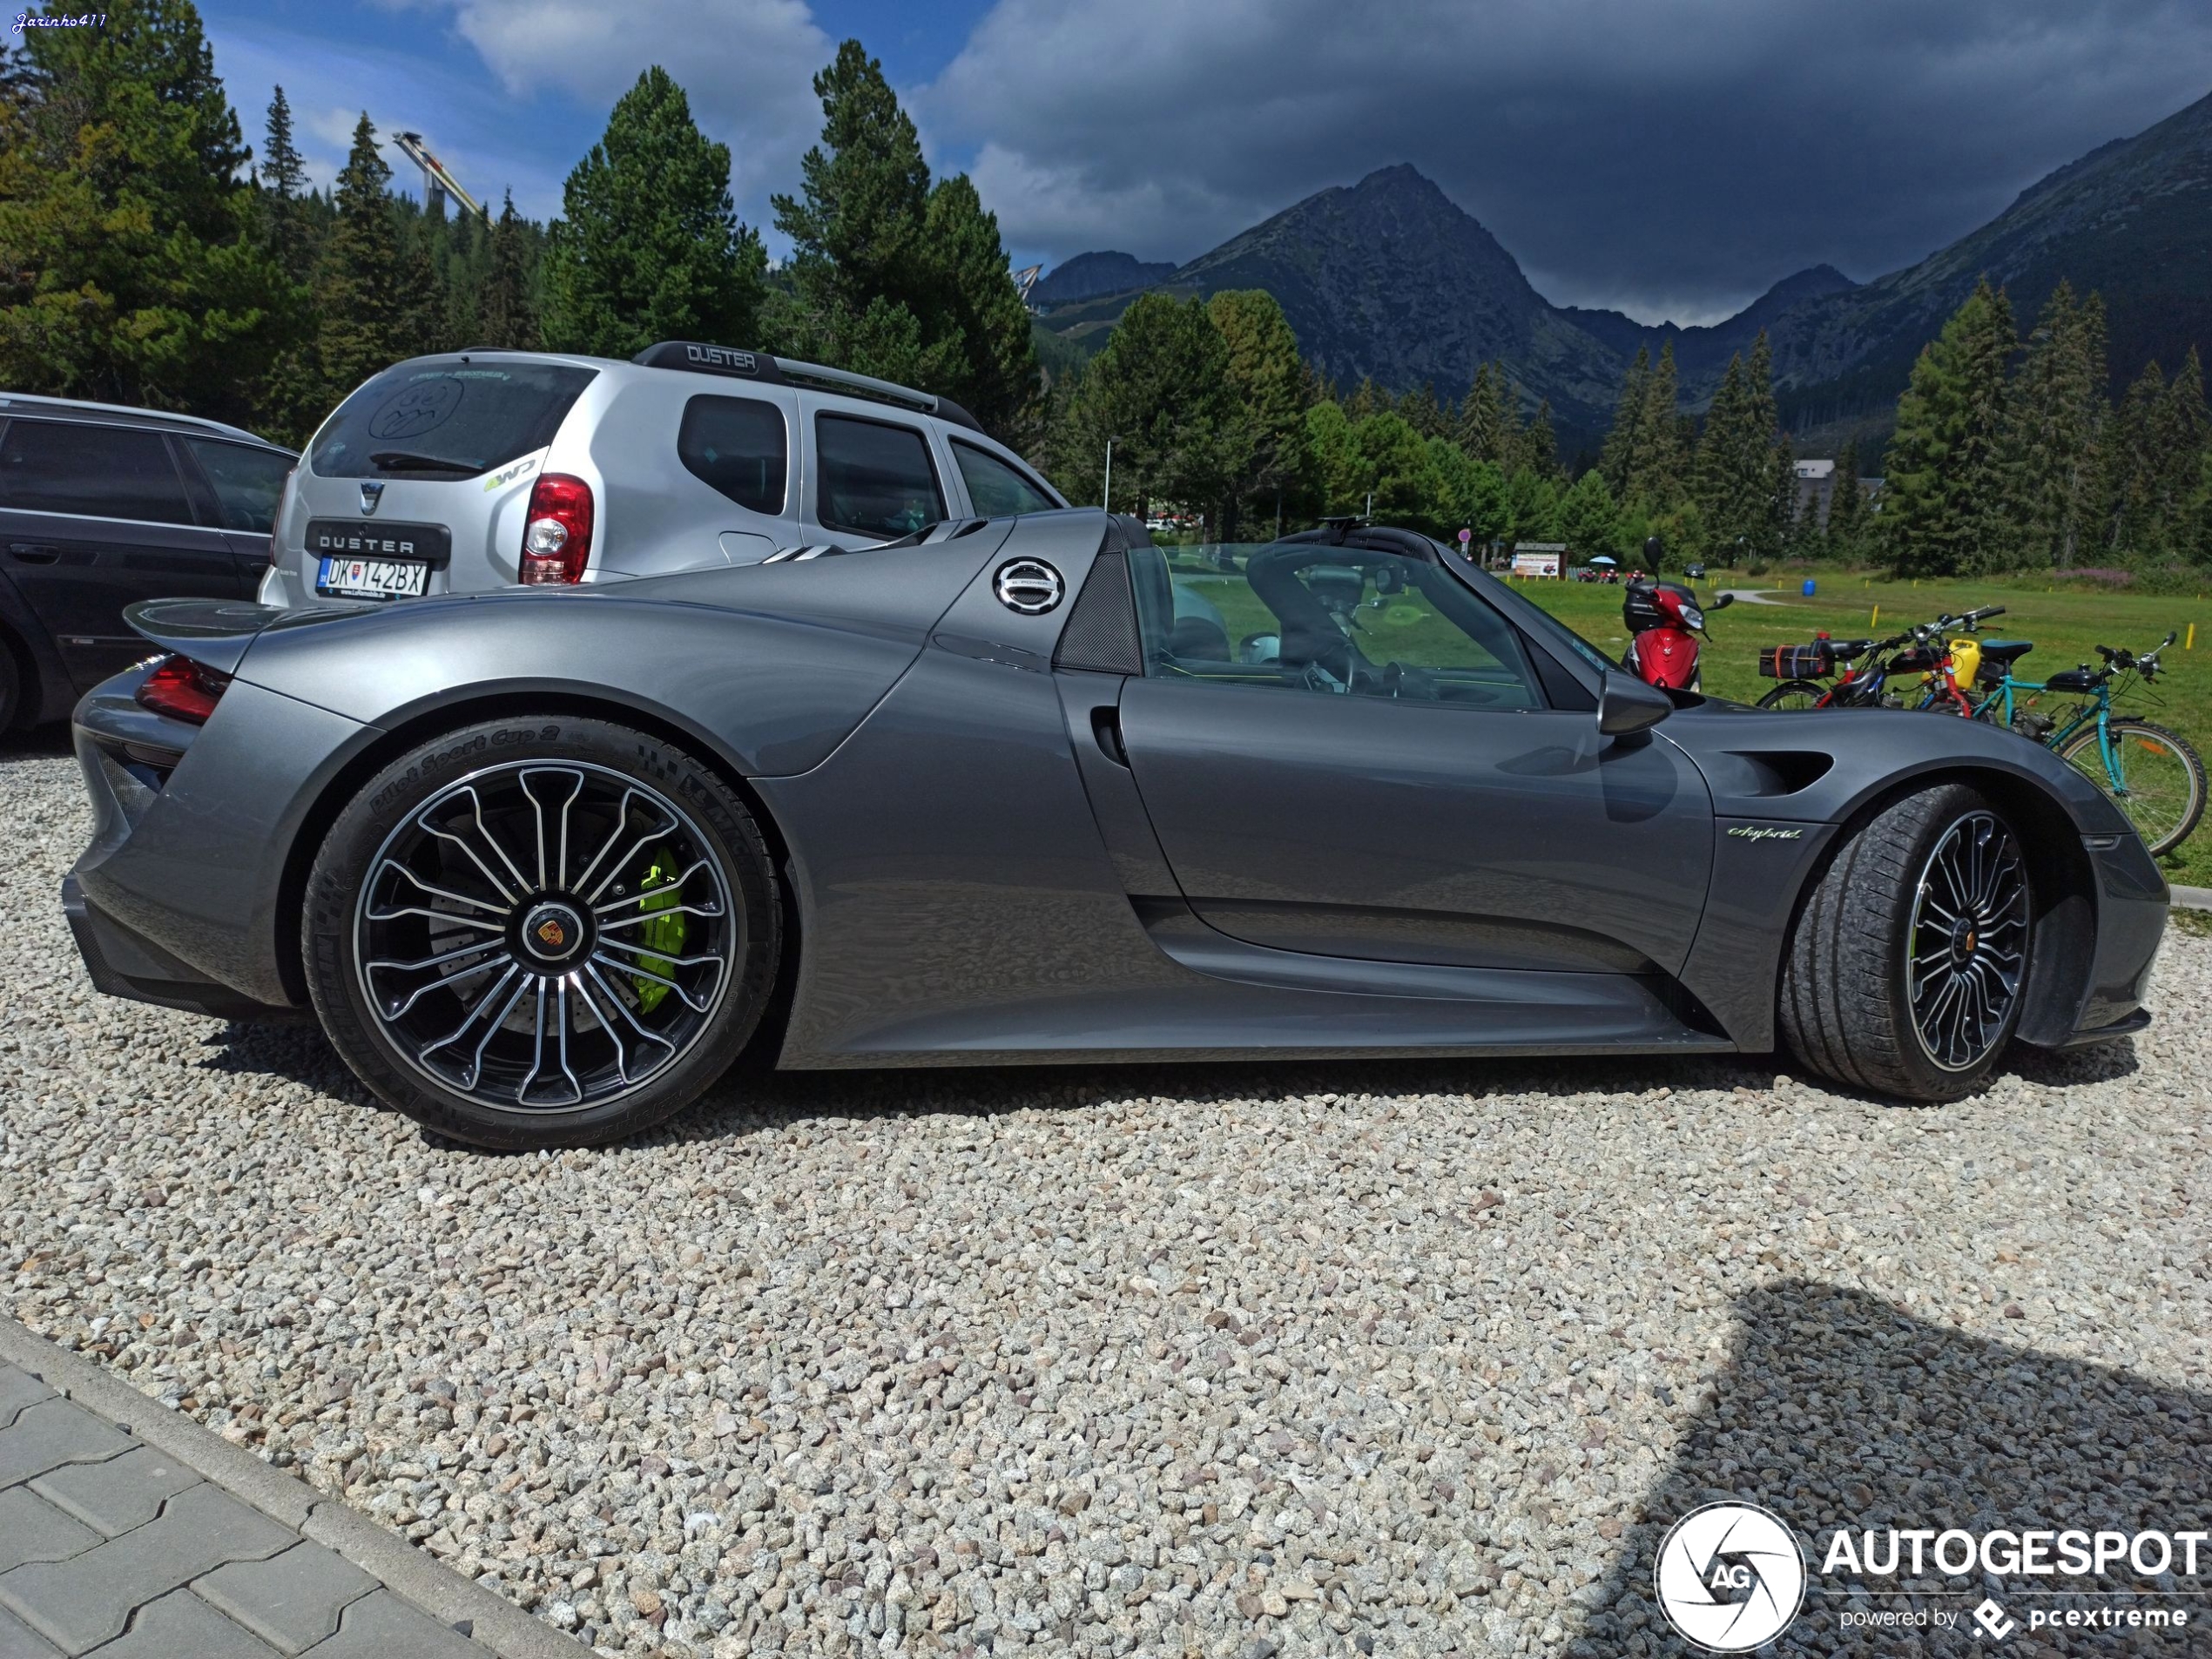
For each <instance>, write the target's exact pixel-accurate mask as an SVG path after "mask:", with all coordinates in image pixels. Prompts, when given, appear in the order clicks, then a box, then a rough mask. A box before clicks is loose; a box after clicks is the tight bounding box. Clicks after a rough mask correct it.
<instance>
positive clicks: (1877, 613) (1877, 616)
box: [1866, 605, 1882, 628]
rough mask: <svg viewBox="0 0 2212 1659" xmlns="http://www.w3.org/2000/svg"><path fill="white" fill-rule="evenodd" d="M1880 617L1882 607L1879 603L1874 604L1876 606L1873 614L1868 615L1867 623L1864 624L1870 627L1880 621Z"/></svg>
mask: <svg viewBox="0 0 2212 1659" xmlns="http://www.w3.org/2000/svg"><path fill="white" fill-rule="evenodd" d="M1881 619H1882V607H1881V606H1879V605H1876V606H1875V607H1874V614H1873V616H1872V617H1869V618H1868V619H1867V624H1866V625H1867V626H1868V627H1869V628H1871V627H1872V626H1873V625H1874V624H1876V623H1878V622H1879V621H1881Z"/></svg>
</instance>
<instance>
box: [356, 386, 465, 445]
mask: <svg viewBox="0 0 2212 1659" xmlns="http://www.w3.org/2000/svg"><path fill="white" fill-rule="evenodd" d="M460 407H461V382H460V381H457V380H455V379H454V378H453V377H452V376H451V375H449V374H441V375H439V376H438V377H437V378H436V379H435V380H427V381H415V383H414V384H413V385H412V386H409V387H408V388H405V389H404V390H402V391H401V393H400V394H399V395H398V396H396V397H392V398H388V399H386V400H385V401H384V403H383V405H382V406H381V408H378V410H377V411H376V413H375V414H374V415H371V416H370V417H369V421H368V435H369V436H370V437H372V438H413V437H419V436H421V435H422V434H423V433H425V432H428V431H430V430H431V429H432V428H436V427H442V426H443V425H444V424H445V423H446V422H447V421H449V420H451V419H452V418H453V412H454V411H455V409H457V408H460Z"/></svg>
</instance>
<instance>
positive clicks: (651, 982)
mask: <svg viewBox="0 0 2212 1659" xmlns="http://www.w3.org/2000/svg"><path fill="white" fill-rule="evenodd" d="M678 886H679V884H678V879H677V869H676V860H674V859H673V858H672V857H671V855H670V853H669V849H668V848H666V847H665V846H658V847H655V848H654V849H653V857H652V862H651V864H649V865H647V866H646V867H645V873H644V876H643V878H641V879H640V880H639V881H638V883H637V887H638V891H639V892H640V893H641V894H643V895H644V896H643V897H641V898H640V899H639V900H637V907H638V908H639V909H640V910H643V911H644V912H646V913H647V914H648V915H650V916H651V921H646V922H644V923H643V924H641V925H640V926H639V927H637V930H636V931H635V932H634V933H632V934H631V937H632V938H633V939H635V940H637V942H638V944H639V946H640V947H642V948H644V949H646V950H651V951H664V952H666V953H667V956H648V957H646V958H645V959H644V961H642V962H640V963H639V966H640V967H641V968H644V970H645V973H644V974H631V976H630V982H631V985H632V986H634V987H636V988H637V1006H638V1007H639V1008H641V1009H643V1010H644V1012H645V1013H647V1014H651V1012H652V1011H653V1010H654V1009H655V1008H658V1007H659V1006H660V1004H661V999H662V998H663V997H664V996H666V995H668V989H669V988H668V987H667V986H665V985H664V984H662V983H661V981H660V980H658V979H648V978H647V977H646V974H659V975H660V976H661V979H674V978H675V977H676V964H675V963H674V962H671V961H669V960H667V957H668V956H680V955H682V954H684V936H685V934H687V933H689V932H690V931H691V927H690V918H689V917H687V916H685V915H684V914H681V913H680V912H678V911H677V910H676V909H675V908H674V906H675V905H676V904H677V902H678V900H679V898H680V897H681V894H680V893H679V892H678Z"/></svg>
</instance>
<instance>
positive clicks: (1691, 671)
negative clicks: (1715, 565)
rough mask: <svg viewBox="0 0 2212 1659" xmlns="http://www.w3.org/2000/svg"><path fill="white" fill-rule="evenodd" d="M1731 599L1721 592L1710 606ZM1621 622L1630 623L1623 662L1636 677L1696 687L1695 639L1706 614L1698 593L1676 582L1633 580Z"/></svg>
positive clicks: (1671, 687)
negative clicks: (1627, 644) (1627, 646)
mask: <svg viewBox="0 0 2212 1659" xmlns="http://www.w3.org/2000/svg"><path fill="white" fill-rule="evenodd" d="M1735 600H1736V596H1735V595H1734V594H1732V593H1723V595H1721V597H1719V598H1717V599H1716V600H1714V601H1713V604H1712V607H1711V608H1712V609H1713V610H1725V609H1727V607H1728V606H1730V604H1734V603H1735ZM1621 620H1622V622H1624V623H1626V624H1628V625H1629V649H1628V651H1627V652H1626V654H1625V655H1624V656H1623V658H1622V662H1623V663H1624V664H1625V665H1626V666H1627V667H1628V669H1629V671H1630V672H1632V673H1633V674H1635V677H1636V678H1638V679H1640V680H1642V681H1643V682H1644V683H1645V684H1647V685H1656V686H1658V687H1660V688H1661V689H1662V690H1665V691H1696V690H1698V689H1699V687H1698V683H1697V637H1698V636H1699V635H1700V634H1703V632H1704V631H1705V612H1704V610H1703V609H1702V608H1701V607H1700V606H1699V605H1698V603H1697V596H1696V594H1694V593H1692V592H1691V591H1690V590H1689V589H1688V588H1685V587H1683V585H1682V584H1681V583H1676V582H1649V581H1636V582H1631V583H1629V590H1628V594H1627V596H1626V597H1623V598H1622V601H1621Z"/></svg>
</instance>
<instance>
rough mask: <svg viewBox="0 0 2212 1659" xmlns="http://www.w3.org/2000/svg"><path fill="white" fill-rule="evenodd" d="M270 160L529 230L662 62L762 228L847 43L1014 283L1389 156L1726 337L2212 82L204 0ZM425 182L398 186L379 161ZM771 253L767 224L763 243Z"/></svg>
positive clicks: (1219, 21) (2132, 48)
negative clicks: (274, 142)
mask: <svg viewBox="0 0 2212 1659" xmlns="http://www.w3.org/2000/svg"><path fill="white" fill-rule="evenodd" d="M201 9H202V11H203V14H204V16H205V17H206V23H207V28H208V33H209V35H210V37H211V38H212V41H213V43H214V47H215V54H216V66H217V69H218V70H219V72H220V73H221V74H222V75H223V77H224V78H225V81H226V84H227V85H228V88H229V91H230V93H231V97H232V99H233V102H234V103H235V104H236V105H237V106H238V108H239V115H240V118H241V120H242V122H243V123H244V125H245V126H246V131H247V133H248V136H249V138H253V139H254V140H255V141H256V142H258V140H259V138H260V130H261V126H262V120H263V111H264V110H265V108H266V105H267V103H268V98H269V88H270V86H271V85H272V84H273V83H276V82H281V83H282V84H284V86H285V89H286V91H287V96H288V97H289V98H290V99H291V101H292V104H293V111H294V112H295V117H296V119H297V123H298V126H299V137H300V145H301V148H302V149H303V150H304V151H305V152H307V156H308V158H309V160H310V162H311V164H312V165H313V168H314V172H315V173H316V176H317V177H318V178H320V179H324V180H327V179H328V178H329V177H330V176H331V175H332V174H333V173H334V172H335V170H336V168H337V166H338V165H339V163H340V161H341V158H342V157H343V154H344V151H345V145H346V142H347V137H348V135H349V134H350V132H351V130H352V126H353V123H354V119H355V118H357V117H358V115H359V114H360V112H361V111H362V110H363V109H366V110H368V113H369V115H370V117H371V118H372V119H374V121H375V123H376V125H377V126H378V129H379V131H380V132H382V133H389V132H394V131H399V130H407V129H413V130H416V131H419V132H421V133H422V134H423V135H424V137H425V138H426V140H427V141H428V144H429V146H430V148H431V149H432V150H433V151H435V152H437V154H438V155H439V156H440V158H442V160H444V161H445V162H446V164H447V165H448V166H449V167H450V168H452V170H453V171H454V172H455V176H456V177H458V178H459V179H460V180H461V182H462V184H463V185H466V186H467V187H468V188H469V189H470V190H471V191H472V192H476V193H477V194H479V195H481V196H485V197H488V198H489V199H492V200H494V201H496V199H497V197H498V194H499V192H501V191H502V189H504V188H509V187H511V188H512V189H513V190H514V192H515V198H516V203H517V205H518V206H520V207H522V208H523V210H524V211H525V212H529V213H530V214H532V215H533V216H536V217H538V218H544V217H547V216H549V215H550V214H552V213H555V212H557V211H558V209H559V203H560V187H561V181H562V179H563V178H564V177H565V176H566V174H567V172H568V171H569V169H570V167H572V166H573V165H575V164H576V162H577V159H578V158H581V157H582V156H583V153H584V152H585V151H586V150H588V149H589V148H590V145H591V144H592V142H593V141H594V140H595V139H596V138H597V137H598V136H599V134H600V132H601V131H602V130H603V129H604V125H605V121H606V114H607V111H608V109H609V107H610V105H612V103H613V101H614V99H615V98H617V96H619V95H620V93H621V91H623V90H624V88H625V87H627V86H628V85H629V84H631V82H633V81H634V80H635V79H636V78H637V74H638V72H639V71H641V70H643V69H644V67H645V66H646V65H647V64H653V63H658V64H662V65H663V66H664V67H665V68H666V69H667V70H668V71H670V73H671V74H672V75H674V76H675V77H676V78H677V79H678V81H679V82H681V83H682V84H684V86H685V89H686V90H687V91H689V93H690V94H691V103H692V108H693V111H694V113H695V115H696V116H697V118H698V120H699V123H700V125H701V126H703V127H704V128H705V130H706V131H707V132H709V133H710V134H711V136H713V137H714V138H718V139H720V140H722V141H723V142H725V143H727V144H728V145H730V146H731V149H732V193H733V194H734V195H735V197H736V199H737V202H738V210H739V212H741V213H742V214H743V215H744V216H745V219H747V220H748V221H749V222H752V223H753V224H756V225H760V226H763V228H764V230H765V229H767V221H768V218H769V208H768V203H767V198H768V196H769V194H770V192H772V191H777V190H788V189H791V188H792V186H793V185H794V184H795V182H796V176H797V165H798V158H799V155H800V154H801V153H802V152H803V151H804V150H805V149H806V145H808V144H809V143H811V142H812V141H813V138H814V137H815V136H816V134H817V132H819V125H820V110H819V105H818V104H817V103H816V102H815V100H814V98H813V91H812V89H811V87H810V86H809V84H808V81H809V78H811V76H812V75H813V72H814V71H816V70H817V69H819V67H820V66H821V65H822V64H825V63H826V62H827V61H828V59H829V57H831V55H832V54H833V51H835V47H836V43H837V42H838V40H840V38H842V37H845V36H847V35H857V36H858V37H860V39H861V40H862V41H863V42H864V43H865V44H867V47H868V49H869V50H870V51H872V52H873V53H875V54H876V55H877V56H879V57H881V58H882V59H883V61H884V65H885V68H886V71H887V72H888V74H889V76H890V78H891V79H892V82H893V84H894V85H895V86H896V87H897V88H898V89H899V91H900V96H901V98H903V99H904V100H905V101H906V103H907V107H908V109H909V110H910V111H912V112H913V113H914V117H915V119H916V121H917V123H918V124H919V125H920V126H921V132H922V136H923V142H924V145H925V147H926V148H927V152H928V153H929V156H930V159H931V163H932V165H934V166H935V167H937V168H938V169H940V170H941V171H944V170H950V169H965V170H968V171H969V172H972V173H973V175H974V179H975V180H976V185H977V187H978V189H979V190H980V191H981V193H982V196H983V199H984V201H985V203H986V205H987V206H990V207H991V208H992V209H993V210H994V211H995V212H997V213H998V214H999V217H1000V221H1001V228H1002V230H1003V232H1004V233H1005V235H1006V239H1007V241H1008V250H1009V252H1010V253H1012V254H1013V256H1014V258H1015V262H1016V263H1017V264H1018V263H1026V262H1027V261H1028V260H1032V259H1043V260H1048V261H1051V260H1060V259H1064V258H1066V257H1068V256H1069V255H1071V254H1074V253H1081V252H1082V251H1083V250H1085V249H1087V248H1120V249H1123V250H1126V251H1128V252H1130V253H1135V254H1136V255H1137V256H1138V257H1140V258H1143V259H1154V260H1157V259H1170V260H1187V259H1190V258H1191V257H1193V256H1195V255H1197V254H1198V253H1203V252H1204V251H1205V250H1206V249H1208V248H1210V247H1211V246H1215V245H1216V244H1217V243H1218V242H1220V241H1221V240H1223V239H1224V238H1226V237H1228V236H1230V235H1232V234H1234V233H1236V232H1238V231H1239V230H1241V229H1244V227H1245V226H1249V225H1251V224H1253V223H1256V222H1257V221H1258V220H1259V219H1263V218H1264V217H1266V216H1267V215H1268V214H1270V213H1272V212H1278V211H1279V210H1280V209H1282V208H1284V207H1285V206H1289V205H1291V203H1292V202H1294V201H1297V200H1298V199H1300V198H1302V197H1304V196H1305V195H1308V194H1310V193H1312V192H1313V191H1316V190H1318V189H1322V188H1324V187H1325V186H1327V185H1337V184H1348V183H1351V182H1352V181H1354V180H1356V179H1359V178H1360V177H1362V176H1364V175H1365V174H1366V173H1367V172H1371V171H1372V170H1373V169H1374V168H1376V167H1379V166H1385V165H1391V164H1393V163H1395V162H1399V161H1408V162H1411V163H1413V165H1415V166H1416V167H1418V168H1420V170H1421V171H1422V172H1425V173H1426V174H1427V175H1429V176H1430V177H1431V178H1433V179H1435V180H1436V181H1437V182H1438V183H1439V184H1440V185H1442V186H1443V188H1444V190H1445V191H1446V192H1447V194H1449V195H1450V196H1451V197H1452V198H1453V199H1454V200H1455V201H1457V202H1458V203H1459V204H1460V206H1462V207H1464V208H1466V209H1467V211H1468V212H1471V213H1473V214H1474V216H1475V217H1476V218H1478V219H1480V220H1481V221H1482V222H1483V223H1484V224H1485V225H1486V226H1488V227H1489V229H1490V230H1491V231H1492V232H1494V233H1495V234H1496V235H1497V237H1498V239H1500V241H1501V242H1502V243H1503V244H1504V245H1505V246H1506V247H1507V249H1508V250H1510V251H1511V252H1512V253H1514V255H1515V256H1516V257H1517V258H1518V259H1519V260H1521V264H1522V266H1523V267H1524V268H1525V269H1526V270H1527V273H1528V275H1529V278H1530V280H1532V281H1533V282H1534V284H1535V286H1536V287H1537V288H1538V289H1539V291H1541V293H1544V294H1545V295H1546V296H1547V297H1548V298H1550V299H1552V300H1554V301H1557V302H1559V303H1561V304H1575V305H1613V306H1618V307H1621V308H1622V309H1624V310H1627V311H1629V313H1630V314H1634V315H1635V316H1637V317H1640V318H1642V319H1644V320H1656V319H1658V318H1661V317H1672V318H1674V319H1675V320H1677V321H1681V322H1685V323H1689V322H1701V321H1710V320H1714V319H1716V318H1718V317H1721V316H1724V315H1726V314H1729V313H1730V312H1731V311H1733V310H1735V309H1737V307H1740V306H1742V305H1743V304H1744V303H1745V302H1746V301H1748V300H1750V299H1752V298H1754V297H1756V296H1757V294H1758V293H1761V292H1763V291H1764V289H1765V288H1766V287H1768V286H1769V285H1770V284H1771V283H1773V282H1774V281H1776V280H1778V279H1779V278H1781V277H1783V276H1785V275H1787V274H1789V273H1791V272H1793V271H1796V270H1799V269H1802V268H1804V266H1810V265H1813V264H1817V263H1823V262H1825V263H1830V264H1833V265H1835V266H1838V267H1840V268H1841V269H1842V270H1844V272H1846V273H1848V274H1850V275H1851V276H1853V277H1856V278H1859V279H1861V280H1865V279H1866V278H1869V277H1872V276H1875V275H1878V274H1880V273H1882V272H1884V271H1887V270H1892V269H1895V268H1897V267H1898V266H1903V265H1906V264H1910V263H1912V261H1914V260H1918V259H1919V258H1920V257H1922V256H1923V255H1925V254H1926V253H1929V252H1931V251H1932V249H1934V248H1936V247H1938V246H1942V245H1943V244H1944V243H1946V242H1948V241H1950V240H1952V239H1954V238H1956V237H1958V236H1959V235H1961V234H1963V233H1966V231H1969V230H1971V229H1973V227H1974V226H1977V225H1979V224H1981V223H1983V222H1984V221H1986V219H1989V218H1991V217H1992V216H1993V215H1994V214H1995V213H1996V212H2000V210H2001V209H2002V208H2003V207H2004V206H2005V205H2006V203H2007V202H2008V201H2009V200H2011V199H2012V198H2013V196H2014V195H2015V194H2017V193H2018V192H2020V190H2021V189H2022V188H2023V187H2025V186H2026V185H2029V184H2031V183H2033V181H2034V180H2035V179H2038V178H2040V177H2041V176H2042V175H2043V174H2044V173H2046V172H2049V171H2050V170H2051V169H2052V168H2053V167H2055V166H2058V165H2060V164H2062V163H2064V162H2067V161H2069V160H2071V159H2073V158H2075V157H2077V156H2079V155H2080V154H2082V153H2083V152H2086V151H2087V150H2089V149H2091V148H2094V146H2095V145H2099V144H2101V143H2103V142H2105V141H2106V140H2107V139H2110V138H2118V137H2122V136H2126V135H2128V134H2131V133H2134V132H2140V131H2141V130H2142V129H2143V128H2144V127H2146V126H2148V125H2151V124H2152V123H2153V122H2155V121H2156V120H2157V119H2159V118H2161V117H2163V116H2166V115H2168V114H2170V113H2172V112H2173V111H2175V110H2178V109H2180V108H2182V106H2183V105H2188V104H2190V103H2193V102H2195V100H2197V99H2199V98H2203V97H2204V96H2205V95H2206V94H2207V92H2208V91H2212V5H2207V4H2205V3H2203V0H2103V3H2100V4H2096V5H2089V6H2085V5H2082V4H2080V0H1939V3H1935V4H1930V3H1927V0H1853V3H1851V4H1850V5H1846V6H1838V5H1834V4H1832V3H1820V0H1383V3H1371V4H1368V5H1365V6H1346V5H1344V4H1343V3H1341V0H1207V3H1205V4H1203V5H1194V4H1192V3H1190V0H949V3H921V4H915V3H906V4H900V3H894V0H849V3H841V0H814V3H810V0H621V3H618V4H617V3H610V0H201ZM394 171H395V179H396V180H397V181H398V182H399V183H401V185H404V186H406V187H408V188H410V189H412V188H415V187H416V186H415V179H412V178H410V177H409V175H410V174H412V172H413V169H412V168H411V167H410V166H409V165H407V164H406V163H405V162H404V161H403V160H398V161H396V163H395V169H394ZM769 243H770V246H771V248H772V249H775V248H776V247H777V239H776V238H775V236H774V235H773V233H772V231H771V232H769Z"/></svg>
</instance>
